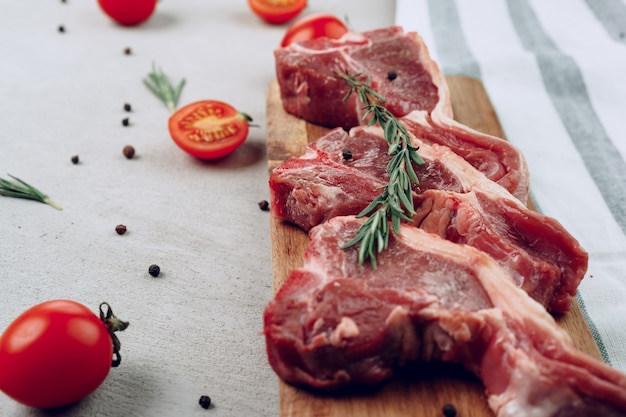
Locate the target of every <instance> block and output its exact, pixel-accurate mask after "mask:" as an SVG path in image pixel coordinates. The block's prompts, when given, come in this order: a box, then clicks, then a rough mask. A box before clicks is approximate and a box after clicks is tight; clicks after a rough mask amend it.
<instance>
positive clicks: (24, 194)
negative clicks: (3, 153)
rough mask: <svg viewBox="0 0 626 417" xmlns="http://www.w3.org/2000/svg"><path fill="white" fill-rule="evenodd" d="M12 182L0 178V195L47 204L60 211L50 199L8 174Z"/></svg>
mask: <svg viewBox="0 0 626 417" xmlns="http://www.w3.org/2000/svg"><path fill="white" fill-rule="evenodd" d="M8 175H9V177H11V178H12V179H13V180H6V179H4V178H0V195H2V196H5V197H15V198H25V199H27V200H35V201H39V202H40V203H44V204H48V205H49V206H52V207H54V208H55V209H57V210H61V207H60V206H59V205H58V204H56V203H55V202H54V201H52V200H50V198H49V197H48V196H47V195H46V194H44V193H42V192H41V191H39V190H38V189H36V188H35V187H33V186H32V185H30V184H28V183H27V182H25V181H23V180H21V179H19V178H17V177H14V176H13V175H11V174H8Z"/></svg>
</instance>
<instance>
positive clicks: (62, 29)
mask: <svg viewBox="0 0 626 417" xmlns="http://www.w3.org/2000/svg"><path fill="white" fill-rule="evenodd" d="M59 33H65V26H63V25H59Z"/></svg>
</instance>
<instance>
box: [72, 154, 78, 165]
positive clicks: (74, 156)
mask: <svg viewBox="0 0 626 417" xmlns="http://www.w3.org/2000/svg"><path fill="white" fill-rule="evenodd" d="M71 160H72V163H73V164H74V165H76V164H77V163H78V162H79V160H78V155H73V156H72V159H71Z"/></svg>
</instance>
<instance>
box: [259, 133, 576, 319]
mask: <svg viewBox="0 0 626 417" xmlns="http://www.w3.org/2000/svg"><path fill="white" fill-rule="evenodd" d="M343 149H350V151H351V154H352V157H351V158H350V159H348V160H346V159H344V157H343V156H342V153H343V152H342V151H343ZM420 155H421V156H422V158H423V159H424V160H425V164H424V165H423V166H421V167H415V170H416V172H417V175H418V178H420V184H419V185H418V186H416V187H414V188H413V190H414V192H415V194H414V195H415V197H414V202H415V207H416V211H417V213H416V214H415V216H414V217H413V220H414V224H415V225H416V226H418V227H420V228H422V229H424V230H427V231H429V232H432V233H436V234H438V235H440V236H441V237H444V238H446V239H448V240H450V241H453V242H457V243H464V244H469V245H471V246H474V247H476V248H478V249H481V250H482V251H484V252H486V253H488V254H489V255H491V256H492V257H493V258H494V259H495V260H496V261H497V262H498V263H499V264H500V265H501V266H502V267H503V268H505V270H506V271H507V272H508V273H509V274H510V276H511V277H512V278H513V279H514V281H515V282H516V284H517V285H518V286H520V287H521V288H523V289H524V290H526V291H527V292H528V293H529V294H530V295H531V296H532V297H533V298H534V299H535V300H537V301H538V302H540V303H541V304H543V305H544V306H545V307H546V308H547V309H549V310H550V311H552V312H566V311H568V310H569V308H570V304H571V301H572V298H573V297H574V296H575V294H576V289H577V288H578V285H579V284H580V281H581V280H582V279H583V277H584V274H585V272H586V270H587V262H588V255H587V253H586V252H585V251H584V250H583V249H582V248H581V247H580V245H579V243H578V242H577V241H576V239H575V238H574V237H572V236H571V235H570V234H569V233H568V232H567V231H566V230H565V229H564V228H563V226H562V225H561V224H560V223H559V222H557V221H556V220H555V219H553V218H550V217H548V216H545V215H542V214H540V213H537V212H535V211H532V210H530V209H528V208H527V207H526V206H525V205H523V204H521V203H520V202H519V200H517V199H515V198H513V197H512V196H511V195H510V194H509V193H508V192H507V191H506V190H504V189H503V188H502V187H500V186H498V185H497V184H495V183H494V182H492V181H489V180H487V179H486V178H485V176H484V175H482V174H481V173H480V172H478V171H477V170H475V169H474V168H473V167H472V166H470V165H469V164H468V163H467V162H466V161H464V160H463V159H462V158H460V157H459V156H458V155H456V154H454V153H453V152H451V151H450V150H449V149H448V148H447V147H444V146H437V145H433V146H428V145H423V144H422V145H420ZM389 160H390V157H389V155H387V144H386V141H385V140H384V139H383V137H382V133H381V130H380V129H379V128H375V127H369V128H363V127H357V128H353V129H352V130H351V131H350V134H348V133H346V132H345V131H343V130H342V129H335V130H332V131H330V132H329V133H328V134H327V135H326V136H323V137H321V138H320V139H318V140H317V141H315V142H313V143H312V144H311V145H309V147H308V148H307V152H306V153H305V154H304V155H303V156H302V157H299V158H291V159H289V160H287V161H286V162H285V163H283V164H282V165H281V166H279V167H277V168H275V169H274V170H273V172H272V174H271V176H270V190H271V203H270V204H271V212H272V213H273V215H274V216H275V217H276V218H278V219H281V220H285V221H288V222H291V223H294V224H296V225H298V226H300V227H301V228H303V229H304V230H309V229H310V228H311V227H313V226H315V225H318V224H320V223H322V222H324V221H327V220H328V219H330V218H333V217H335V216H342V215H356V214H358V213H359V212H360V211H361V210H362V209H364V208H365V207H366V206H367V205H368V204H369V203H370V202H371V201H373V200H374V199H375V198H376V197H377V196H378V194H380V187H382V186H384V185H385V184H386V183H387V182H388V180H389V177H388V174H387V172H386V165H387V162H388V161H389Z"/></svg>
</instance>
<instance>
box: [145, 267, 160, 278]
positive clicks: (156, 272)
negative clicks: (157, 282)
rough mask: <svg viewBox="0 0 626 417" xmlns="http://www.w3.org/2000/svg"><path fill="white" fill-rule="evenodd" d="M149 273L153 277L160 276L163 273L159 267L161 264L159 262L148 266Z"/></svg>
mask: <svg viewBox="0 0 626 417" xmlns="http://www.w3.org/2000/svg"><path fill="white" fill-rule="evenodd" d="M148 273H149V274H150V275H152V276H153V277H158V276H159V274H160V273H161V268H159V265H157V264H152V265H150V266H149V267H148Z"/></svg>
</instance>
